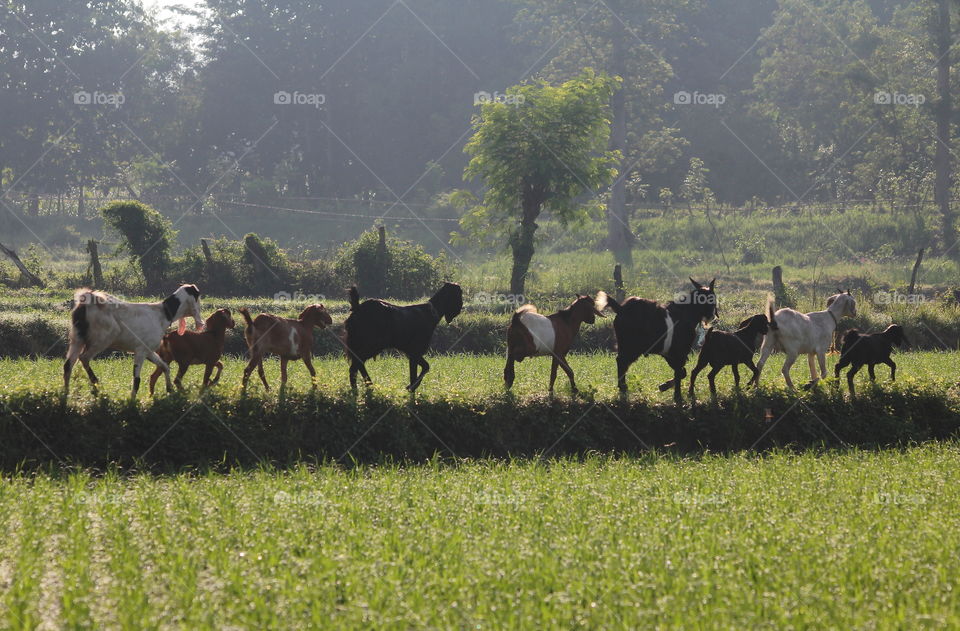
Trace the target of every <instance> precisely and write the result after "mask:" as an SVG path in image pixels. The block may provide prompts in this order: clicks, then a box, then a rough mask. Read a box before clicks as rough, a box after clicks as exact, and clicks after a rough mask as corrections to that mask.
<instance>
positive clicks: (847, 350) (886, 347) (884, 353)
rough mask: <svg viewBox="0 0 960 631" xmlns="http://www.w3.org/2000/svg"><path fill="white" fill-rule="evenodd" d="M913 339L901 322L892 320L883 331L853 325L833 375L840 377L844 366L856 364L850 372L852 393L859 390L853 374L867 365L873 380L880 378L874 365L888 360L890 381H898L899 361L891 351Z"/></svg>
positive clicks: (844, 340)
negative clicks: (870, 330)
mask: <svg viewBox="0 0 960 631" xmlns="http://www.w3.org/2000/svg"><path fill="white" fill-rule="evenodd" d="M909 343H910V342H909V341H908V340H907V336H906V334H904V332H903V327H902V326H900V325H899V324H891V325H890V326H888V327H887V329H886V330H885V331H884V332H883V333H861V332H860V331H858V330H856V329H850V330H849V331H847V332H846V334H844V336H843V346H842V347H841V349H840V361H839V362H838V363H837V365H836V367H835V368H834V369H833V375H834V377H836V378H839V377H840V370H841V369H843V368H844V367H845V366H848V365H851V366H852V367H851V368H850V370H849V371H848V372H847V385H848V386H849V387H850V394H851V395H852V394H856V393H855V392H854V389H853V376H854V375H856V374H857V371H859V370H860V369H861V368H863V367H864V366H866V367H867V371H868V372H869V373H870V381H876V375H874V373H873V367H874V366H876V365H877V364H886V365H887V366H890V381H895V380H896V378H897V364H896V363H895V362H894V361H893V360H892V359H890V351H891V350H893V347H894V346H900V347H903V345H904V344H909Z"/></svg>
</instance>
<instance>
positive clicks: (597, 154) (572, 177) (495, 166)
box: [459, 70, 620, 242]
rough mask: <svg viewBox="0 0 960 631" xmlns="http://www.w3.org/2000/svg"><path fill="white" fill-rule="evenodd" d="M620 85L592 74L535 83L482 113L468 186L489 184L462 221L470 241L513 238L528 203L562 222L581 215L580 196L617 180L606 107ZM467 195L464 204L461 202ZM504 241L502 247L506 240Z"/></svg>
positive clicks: (471, 146) (472, 144) (476, 122)
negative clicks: (609, 148) (472, 238)
mask: <svg viewBox="0 0 960 631" xmlns="http://www.w3.org/2000/svg"><path fill="white" fill-rule="evenodd" d="M619 83H620V80H619V79H613V78H610V77H607V76H605V75H597V74H596V73H594V72H592V71H590V70H587V71H584V72H583V73H582V74H581V75H579V76H578V77H576V78H575V79H571V80H570V81H567V82H564V83H562V84H560V85H557V86H554V85H550V84H548V83H546V82H542V81H541V82H538V83H531V84H524V85H519V86H514V87H513V88H510V89H509V90H507V95H508V97H510V98H512V99H514V101H516V104H514V103H513V102H511V103H506V102H492V103H486V104H484V105H482V106H481V112H480V114H479V115H478V116H474V118H473V129H474V135H473V137H472V138H471V139H470V141H469V142H468V143H467V146H466V147H465V148H464V151H466V152H467V153H468V154H469V155H470V156H471V159H470V163H469V164H468V166H467V168H466V170H465V171H464V177H465V178H466V179H479V180H482V182H483V184H484V187H485V188H484V193H483V199H482V200H480V201H479V203H478V205H477V206H476V207H475V208H473V209H472V211H471V212H470V213H468V214H467V215H466V216H465V217H464V218H463V219H462V221H461V226H462V227H463V229H464V231H465V232H466V233H467V234H469V235H474V236H478V237H489V238H496V237H497V236H499V237H503V236H505V235H506V236H510V235H513V234H514V233H515V232H516V230H517V228H516V226H517V223H518V222H519V220H520V219H521V215H520V212H521V210H522V209H524V208H525V207H526V206H529V205H530V204H531V203H533V204H535V205H536V212H537V214H539V211H540V209H541V206H542V209H543V210H544V211H546V212H549V213H550V214H551V216H552V217H554V218H556V219H557V220H559V221H560V222H561V223H567V222H570V221H573V220H575V219H577V218H579V217H582V216H583V213H584V212H585V208H586V207H585V206H584V204H582V203H581V201H580V200H579V199H578V198H579V196H580V195H581V194H582V193H585V192H590V191H595V190H596V189H598V188H600V187H601V186H603V185H605V184H607V183H609V182H610V181H611V180H612V179H613V177H614V176H615V175H616V163H617V160H618V157H619V156H618V155H616V154H615V153H613V152H609V151H607V150H606V147H607V143H608V141H609V136H610V121H609V118H608V116H609V113H608V110H609V107H608V103H609V100H610V95H611V94H612V92H613V90H615V89H616V87H617V86H618V85H619ZM464 197H465V196H462V197H461V198H459V199H460V201H463V200H464ZM501 242H502V241H501Z"/></svg>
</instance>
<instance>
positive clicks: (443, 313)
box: [344, 283, 463, 392]
mask: <svg viewBox="0 0 960 631" xmlns="http://www.w3.org/2000/svg"><path fill="white" fill-rule="evenodd" d="M347 295H348V297H349V299H350V315H349V316H347V320H346V322H344V330H345V339H344V344H345V346H346V350H347V358H348V359H349V361H350V387H351V388H353V389H354V391H356V389H357V373H360V375H362V376H363V380H364V382H365V383H366V384H367V385H370V384H372V383H373V381H372V380H371V379H370V375H369V374H368V373H367V368H366V366H365V365H364V364H365V362H366V361H367V360H368V359H371V358H373V357H376V356H377V355H379V354H380V353H381V352H383V351H384V350H386V349H388V348H392V349H396V350H398V351H400V352H401V353H403V354H404V355H406V356H407V360H408V361H409V363H410V384H409V385H408V386H407V390H409V391H410V392H414V391H416V389H417V388H418V387H419V386H420V383H421V382H422V381H423V378H424V376H425V375H426V374H427V372H428V371H429V370H430V364H429V363H427V360H426V359H424V358H423V356H424V354H425V353H426V352H427V347H428V346H429V345H430V339H431V338H432V337H433V331H434V329H436V328H437V324H439V323H440V320H442V319H444V318H445V319H446V320H447V323H450V322H451V321H452V320H453V319H454V318H455V317H457V316H458V315H459V314H460V312H461V311H462V310H463V290H462V289H461V288H460V285H457V284H456V283H444V284H443V287H441V288H440V289H439V290H438V291H437V293H435V294H434V295H433V297H432V298H430V300H428V301H427V302H425V303H421V304H416V305H409V306H406V307H401V306H397V305H393V304H390V303H389V302H385V301H383V300H375V299H371V300H365V301H363V302H362V303H361V302H360V292H359V291H357V288H356V287H351V288H350V290H349V291H348V292H347ZM418 367H419V368H420V369H421V372H420V374H419V375H418V374H417V368H418Z"/></svg>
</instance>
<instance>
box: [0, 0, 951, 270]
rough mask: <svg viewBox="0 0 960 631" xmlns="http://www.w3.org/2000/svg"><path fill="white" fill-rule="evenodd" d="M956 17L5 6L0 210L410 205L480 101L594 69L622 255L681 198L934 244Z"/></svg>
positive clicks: (611, 219)
mask: <svg viewBox="0 0 960 631" xmlns="http://www.w3.org/2000/svg"><path fill="white" fill-rule="evenodd" d="M958 9H960V3H958V2H957V1H956V0H918V1H909V0H899V1H894V0H779V1H775V0H710V1H709V2H707V1H706V0H607V1H606V2H600V3H595V2H592V1H591V0H459V1H457V2H451V1H449V0H404V1H402V2H395V1H392V0H365V1H358V0H329V1H327V2H323V3H319V2H316V0H206V1H205V6H204V8H203V10H202V11H201V12H200V13H199V15H198V17H197V18H196V20H195V21H194V22H193V24H195V26H194V27H192V28H191V30H190V31H189V32H181V31H177V30H172V29H170V28H169V27H168V26H167V25H165V24H161V23H158V22H157V20H156V19H155V18H154V17H152V16H151V15H149V14H147V13H146V12H145V11H144V10H143V8H142V7H141V6H140V4H139V3H138V2H137V1H136V0H91V1H88V2H67V3H64V2H62V1H60V0H4V1H3V2H0V113H2V115H3V116H2V124H0V182H2V188H3V191H4V197H3V199H2V201H3V203H4V204H7V205H11V206H12V205H16V206H17V207H18V209H19V210H22V211H24V212H26V213H30V212H39V210H40V199H41V197H44V198H49V197H50V196H56V197H57V198H63V199H65V200H74V202H73V203H71V204H69V207H70V208H71V209H73V210H72V211H71V212H77V213H79V214H81V215H83V214H92V212H93V210H94V209H90V208H86V206H85V202H84V200H86V199H87V193H88V192H89V191H90V190H95V191H98V192H101V193H104V194H115V195H118V196H124V197H131V198H136V199H144V200H147V201H151V202H153V203H154V204H155V205H157V207H158V209H159V210H161V211H164V206H163V204H162V203H158V202H157V201H156V200H162V199H164V198H165V197H178V198H180V199H186V200H188V204H187V208H186V210H188V211H190V212H195V213H203V212H205V209H206V208H207V206H208V204H209V200H210V199H216V198H217V196H224V195H226V196H233V197H234V198H237V199H245V200H254V201H258V200H259V201H266V200H271V201H272V200H277V199H283V198H288V199H293V198H324V197H337V198H351V199H375V200H377V201H380V202H386V203H387V204H394V203H397V206H396V207H395V208H394V209H392V210H391V213H396V214H406V215H409V214H410V211H409V210H408V209H407V208H405V207H404V203H410V204H413V203H420V204H423V203H426V202H430V201H431V200H435V199H438V197H439V196H441V195H442V194H444V193H445V192H447V191H450V190H453V189H456V188H460V187H462V186H463V181H462V176H463V172H464V169H465V167H466V166H467V164H468V160H469V159H470V156H468V155H466V154H465V153H464V151H463V148H464V146H465V145H466V143H467V141H468V140H469V138H470V137H471V131H472V130H473V129H474V128H473V127H472V123H471V117H472V116H474V115H477V114H479V111H480V110H479V109H478V108H477V107H476V106H477V105H478V104H482V103H484V102H491V101H496V100H497V99H502V98H504V96H505V95H506V93H507V89H508V88H509V87H510V86H514V85H517V84H520V83H523V82H526V81H533V80H538V79H545V80H548V81H550V82H553V83H554V84H559V83H561V82H563V81H569V80H571V79H573V78H575V77H577V76H578V75H580V73H581V72H583V70H584V69H585V68H587V67H590V68H593V69H595V70H596V71H597V72H600V73H604V74H605V75H607V76H610V77H620V79H621V81H620V82H619V83H618V86H619V87H618V88H617V89H616V90H613V91H612V92H611V95H610V103H609V106H610V109H609V124H610V132H611V133H610V135H609V140H608V146H607V149H608V150H609V151H610V152H618V153H617V155H618V156H619V158H618V163H617V165H616V166H617V175H616V176H615V177H614V178H612V179H611V181H610V183H609V185H608V186H606V187H605V188H604V189H603V191H602V192H601V193H600V194H599V195H600V199H599V201H600V202H602V203H603V206H605V207H606V209H607V211H606V212H607V224H608V233H609V238H608V241H609V243H608V246H609V247H610V248H611V249H612V250H613V251H614V252H615V253H616V254H617V257H618V259H628V258H629V251H630V241H631V239H632V238H633V237H632V233H631V230H630V228H629V225H630V221H631V219H632V216H631V213H632V211H633V209H635V208H636V207H637V206H638V205H639V204H650V205H661V206H663V207H665V208H670V207H673V206H674V205H675V204H679V203H680V202H683V203H684V205H685V206H689V205H690V204H692V203H696V204H699V205H704V204H706V205H707V206H708V207H709V206H710V205H711V204H735V205H741V204H748V203H754V204H755V203H758V202H759V201H763V202H765V203H770V204H774V203H794V202H797V201H808V200H809V201H821V202H823V201H831V200H834V201H839V202H843V201H845V200H862V199H866V200H883V202H884V203H888V200H893V202H892V203H895V204H898V205H901V206H904V207H908V206H919V205H920V204H922V203H932V202H931V201H930V200H934V199H935V200H936V202H937V203H938V204H939V208H940V211H941V217H942V218H943V224H944V227H943V233H942V236H943V239H942V240H943V243H944V244H945V247H948V246H947V245H946V244H949V243H952V239H951V236H952V235H953V230H954V228H953V218H952V212H951V210H950V200H951V199H952V197H953V178H952V177H951V175H950V167H951V166H952V147H951V141H952V139H953V135H954V133H955V127H956V125H955V123H956V118H957V114H956V111H955V108H954V107H953V104H952V102H951V100H950V98H949V97H950V95H951V94H952V93H953V92H954V91H955V90H956V87H957V79H956V73H951V72H950V70H951V66H952V64H953V61H954V58H955V56H956V54H957V53H956V51H955V50H953V49H952V48H951V46H950V42H952V41H953V40H954V39H955V37H954V33H955V32H956V31H957V30H960V28H958V27H957V24H958V22H960V20H958V17H957V12H958ZM691 172H694V174H693V175H694V177H693V179H691ZM938 173H939V175H938ZM704 174H707V175H706V177H707V178H708V180H707V181H699V180H697V177H696V176H697V175H704ZM471 186H475V187H477V191H476V192H477V193H478V194H479V193H481V192H482V191H481V190H479V189H480V186H481V185H480V184H479V183H476V184H472V185H471ZM694 189H695V190H694ZM935 189H936V190H935ZM685 195H686V196H688V197H686V198H685ZM689 195H694V196H695V197H697V198H696V199H693V198H690V197H689ZM401 200H402V201H401ZM593 201H597V200H593ZM398 202H399V203H398ZM548 206H549V205H548ZM389 207H390V206H389V205H388V206H385V208H389ZM411 207H413V206H411ZM546 210H547V211H548V212H549V207H547V208H546Z"/></svg>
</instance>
